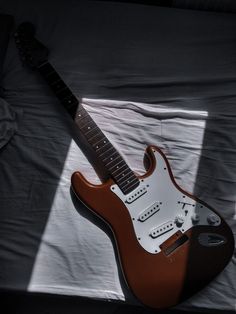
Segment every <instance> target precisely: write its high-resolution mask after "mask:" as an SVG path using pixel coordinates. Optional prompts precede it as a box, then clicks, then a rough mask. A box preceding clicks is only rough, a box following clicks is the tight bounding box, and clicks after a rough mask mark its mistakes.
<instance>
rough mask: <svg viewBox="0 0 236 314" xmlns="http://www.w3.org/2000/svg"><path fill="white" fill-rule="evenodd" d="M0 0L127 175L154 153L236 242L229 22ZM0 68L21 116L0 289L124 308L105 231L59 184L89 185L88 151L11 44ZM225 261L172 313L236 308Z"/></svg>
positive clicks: (7, 189)
mask: <svg viewBox="0 0 236 314" xmlns="http://www.w3.org/2000/svg"><path fill="white" fill-rule="evenodd" d="M11 4H12V2H11V1H4V0H1V1H0V8H1V9H2V8H4V10H5V12H6V13H14V16H15V18H16V23H19V22H21V21H25V20H29V21H32V22H33V23H34V24H35V25H36V26H37V27H36V30H37V35H38V37H39V39H40V40H42V41H43V42H44V44H45V45H47V46H48V47H49V48H50V55H49V60H50V62H51V63H52V64H53V65H54V66H55V68H56V69H57V70H58V72H59V73H60V74H61V76H62V78H63V79H64V80H65V82H66V83H67V84H68V85H69V87H70V88H71V89H72V90H73V92H74V94H75V95H76V96H77V97H78V98H82V103H83V105H84V107H85V108H86V109H87V110H88V112H89V113H90V114H91V116H92V117H93V118H94V120H95V121H96V122H97V124H98V125H99V127H100V128H101V129H102V130H103V131H104V133H105V134H106V135H107V137H108V138H109V139H110V141H111V142H112V143H113V144H114V146H115V147H116V148H117V149H118V150H119V152H120V153H121V154H122V156H123V157H124V158H125V159H126V161H127V162H128V164H129V165H130V167H131V168H132V169H133V170H134V171H135V172H137V173H140V174H143V173H144V172H145V170H144V166H143V155H144V151H145V148H146V146H147V145H149V144H154V145H157V146H159V147H160V148H161V149H162V150H163V152H164V153H165V154H166V156H167V158H168V160H169V162H170V165H171V167H172V170H173V174H174V177H175V179H176V181H177V183H178V184H179V185H180V186H181V187H182V188H184V189H185V190H187V191H189V192H191V193H193V194H194V195H196V196H198V197H199V198H201V199H202V200H203V201H206V202H207V203H209V204H210V205H211V206H213V207H215V208H216V209H217V210H218V211H219V213H220V214H221V215H222V216H223V217H224V218H225V219H226V220H227V222H228V223H229V225H230V226H231V228H232V230H233V232H234V234H235V231H236V229H235V228H236V206H235V204H236V203H235V202H236V196H235V191H236V161H235V154H236V143H235V141H236V115H235V106H236V93H235V91H236V54H235V51H236V41H235V37H236V19H235V16H234V15H233V14H220V13H210V12H197V11H188V10H180V9H173V8H171V9H170V8H169V9H168V8H160V7H155V8H154V7H150V6H144V5H132V4H121V3H105V2H104V3H103V2H93V1H89V2H88V1H84V2H83V1H71V2H70V6H68V3H67V2H66V1H65V2H63V1H60V3H58V2H57V4H56V8H57V10H56V11H55V3H54V2H53V1H50V3H49V2H48V1H40V2H38V3H37V4H36V3H33V4H31V1H28V0H24V1H21V2H19V3H18V2H17V1H16V2H15V5H14V6H12V5H11ZM4 73H5V74H4V80H3V84H4V89H5V99H6V101H7V102H8V104H10V105H11V107H12V108H13V109H14V110H16V111H17V110H23V114H22V115H21V118H20V119H19V124H18V128H17V131H16V132H15V135H14V137H13V138H12V140H11V141H10V142H9V143H8V145H7V147H6V149H5V150H3V151H2V152H1V158H0V171H1V177H0V209H1V211H0V215H1V219H0V265H1V267H0V288H5V289H14V290H24V291H35V292H49V293H56V294H66V295H78V296H85V297H90V298H95V299H109V300H122V301H126V302H127V303H131V304H136V303H137V302H136V300H134V298H133V296H132V295H131V293H130V292H129V290H128V289H127V287H126V285H125V283H124V280H123V276H122V271H121V270H120V268H119V260H118V258H117V255H116V246H115V243H114V240H113V237H112V233H111V231H110V229H109V228H108V227H107V226H106V225H105V224H104V223H103V222H101V221H100V220H99V219H98V218H97V217H95V216H94V215H92V214H91V213H90V212H89V211H88V210H87V209H86V208H85V207H84V206H83V205H82V204H81V203H79V202H78V201H77V200H76V198H75V197H74V196H73V193H72V191H71V189H70V179H71V175H72V173H73V172H74V171H77V170H79V171H81V172H82V173H83V175H84V176H85V177H86V178H87V179H88V180H89V181H91V182H93V183H99V182H100V179H99V177H98V175H97V172H99V171H98V170H99V169H96V166H97V165H96V159H94V156H93V155H92V152H91V151H90V150H89V148H88V147H87V146H86V145H85V143H84V141H83V138H82V137H81V135H80V134H78V132H77V131H76V129H75V128H74V127H73V124H72V121H71V119H70V117H68V115H67V114H66V112H65V110H64V109H63V108H62V106H61V105H60V104H59V102H58V101H57V100H56V98H55V97H54V95H53V94H52V93H51V91H50V90H49V89H48V87H47V86H46V84H45V82H44V81H43V80H42V79H41V78H40V77H39V76H38V75H37V72H33V71H31V70H30V69H28V68H27V67H22V65H21V62H20V59H19V56H18V52H17V50H16V47H15V45H14V42H13V40H12V41H11V42H10V45H9V49H8V54H7V56H6V62H5V65H4ZM88 156H89V157H90V158H89V161H88ZM93 166H94V168H95V169H96V171H95V169H94V168H93ZM199 260H200V257H199ZM235 264H236V256H235V255H234V256H233V258H232V260H231V261H230V262H229V264H228V266H227V267H226V268H225V270H224V271H223V272H222V273H221V274H220V275H219V276H218V277H217V278H216V279H215V280H214V281H212V283H211V284H209V285H208V286H207V287H206V288H205V289H204V290H203V291H201V292H199V293H198V294H197V295H195V296H193V297H192V298H191V299H189V300H188V301H186V302H184V303H183V304H182V305H181V306H179V307H178V308H182V309H190V310H197V309H200V308H205V309H216V310H232V311H235V296H236V272H235V269H236V267H235ZM200 267H204V265H201V266H200Z"/></svg>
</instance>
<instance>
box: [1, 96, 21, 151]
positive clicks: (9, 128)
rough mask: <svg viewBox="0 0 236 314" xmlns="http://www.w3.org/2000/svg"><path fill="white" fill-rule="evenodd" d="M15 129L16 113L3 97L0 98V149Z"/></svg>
mask: <svg viewBox="0 0 236 314" xmlns="http://www.w3.org/2000/svg"><path fill="white" fill-rule="evenodd" d="M16 129H17V115H16V113H15V112H14V111H13V110H12V108H11V106H10V105H9V104H8V103H7V102H6V101H5V100H4V99H2V98H0V149H1V148H2V147H3V146H5V145H6V144H7V143H8V142H9V140H10V139H11V138H12V136H13V135H14V133H15V131H16Z"/></svg>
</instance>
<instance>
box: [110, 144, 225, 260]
mask: <svg viewBox="0 0 236 314" xmlns="http://www.w3.org/2000/svg"><path fill="white" fill-rule="evenodd" d="M153 152H154V155H155V158H156V168H155V170H154V171H153V173H152V174H151V175H150V176H149V177H146V178H144V179H140V184H139V186H138V187H137V188H136V189H135V190H134V191H132V192H131V193H129V194H127V195H124V194H123V193H122V191H121V190H120V188H119V187H118V185H116V184H114V185H112V186H111V190H112V191H113V192H114V193H115V194H116V195H117V196H118V197H119V198H120V199H121V200H122V202H123V203H124V204H125V206H126V207H127V210H128V211H129V214H130V217H131V219H132V222H133V226H134V230H135V234H136V237H137V240H138V241H139V243H140V245H141V246H142V247H143V248H144V249H145V250H146V251H147V252H150V253H153V254H156V253H159V252H160V251H161V249H160V245H161V244H162V243H163V242H164V241H165V240H167V239H168V238H170V237H171V236H172V235H173V234H175V233H176V232H177V231H179V230H180V231H181V232H185V231H187V230H188V229H190V228H192V227H194V226H199V225H210V226H218V225H220V223H221V219H220V217H219V216H218V215H217V214H216V213H215V212H213V211H212V210H211V209H209V208H208V207H206V206H204V205H202V204H201V203H199V202H197V201H195V200H194V199H193V198H190V197H188V196H187V195H185V194H183V193H181V191H180V190H179V189H178V188H177V187H176V186H175V185H174V184H173V181H172V180H171V177H170V174H169V171H168V167H167V165H166V161H165V159H164V158H163V156H162V155H161V154H160V153H159V152H158V151H155V150H154V149H153Z"/></svg>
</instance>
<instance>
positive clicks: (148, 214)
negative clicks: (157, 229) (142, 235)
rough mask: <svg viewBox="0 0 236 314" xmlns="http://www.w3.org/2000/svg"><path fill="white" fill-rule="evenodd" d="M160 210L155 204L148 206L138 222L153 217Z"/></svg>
mask: <svg viewBox="0 0 236 314" xmlns="http://www.w3.org/2000/svg"><path fill="white" fill-rule="evenodd" d="M159 210H160V207H159V205H158V203H157V202H155V203H154V204H152V205H151V206H149V207H148V208H147V209H145V210H144V211H143V212H142V213H141V214H140V215H139V217H138V220H139V221H141V222H144V221H145V220H147V219H148V218H150V217H151V216H152V215H154V214H155V213H156V212H158V211H159Z"/></svg>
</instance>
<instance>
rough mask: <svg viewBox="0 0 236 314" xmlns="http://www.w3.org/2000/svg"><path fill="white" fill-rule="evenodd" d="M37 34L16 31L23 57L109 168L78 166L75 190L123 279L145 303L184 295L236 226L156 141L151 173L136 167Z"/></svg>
mask: <svg viewBox="0 0 236 314" xmlns="http://www.w3.org/2000/svg"><path fill="white" fill-rule="evenodd" d="M34 33H35V30H34V27H33V25H32V24H30V23H23V24H21V25H20V26H19V27H18V29H17V31H16V33H15V41H16V44H17V47H18V48H19V50H20V55H21V57H22V59H23V61H24V63H27V64H28V65H29V66H30V67H31V68H33V69H37V71H38V72H39V73H40V74H41V76H42V77H43V78H44V79H45V80H46V82H47V83H48V84H49V86H50V87H51V89H52V91H53V92H54V93H55V95H56V96H57V97H58V99H59V100H60V101H61V103H62V104H63V105H64V106H65V108H66V109H67V111H68V112H69V114H70V115H71V116H72V118H73V119H74V121H75V123H76V124H77V126H78V128H79V129H80V131H81V132H82V133H83V135H84V137H85V138H86V139H87V141H88V143H89V144H90V145H91V147H92V149H93V150H94V152H95V153H96V156H97V159H98V160H99V161H100V162H101V163H102V165H103V166H104V168H105V169H106V171H107V172H108V173H109V179H107V180H106V181H105V182H103V183H102V184H99V185H95V184H92V183H91V182H88V181H87V180H86V179H85V177H84V176H83V174H82V173H81V172H75V173H73V174H72V177H71V185H72V189H73V191H74V193H75V194H76V196H77V197H78V199H79V200H81V201H82V202H83V203H84V204H85V205H86V206H87V208H88V209H89V210H91V211H92V212H93V213H94V214H96V215H97V216H99V217H100V218H101V219H102V220H104V221H105V222H106V223H107V224H108V225H109V227H110V228H111V230H112V231H113V234H114V237H115V240H116V246H117V250H118V256H119V259H120V265H121V268H122V271H123V274H124V278H125V280H126V283H127V285H128V287H129V288H130V290H131V291H132V292H133V294H134V295H135V296H136V297H137V298H138V299H139V300H140V301H141V303H142V304H144V305H146V306H149V307H151V308H155V309H163V308H167V307H171V306H174V305H176V304H178V303H180V302H182V301H184V300H186V299H187V298H189V297H190V296H192V295H194V294H195V293H196V292H198V291H199V290H201V289H202V288H203V287H205V286H206V285H207V284H208V283H209V282H210V281H211V280H212V279H213V278H215V277H216V276H217V275H218V274H219V273H220V272H221V271H222V270H223V269H224V267H225V266H226V265H227V263H228V262H229V260H230V258H231V256H232V253H233V250H234V238H233V234H232V231H231V229H230V228H229V226H228V225H227V224H226V222H225V221H224V219H223V218H222V216H221V215H220V214H219V213H218V212H217V211H215V210H214V209H213V208H212V207H210V206H209V205H207V204H206V203H205V202H203V201H201V200H199V199H198V198H196V197H194V196H193V195H191V194H189V193H188V192H186V191H184V190H183V189H182V188H181V187H180V186H179V185H178V184H177V183H176V181H175V179H174V176H173V174H172V171H171V168H170V165H169V163H168V160H167V158H166V157H165V155H164V153H163V152H162V151H161V150H160V149H159V148H158V147H156V146H155V145H152V146H148V147H147V149H146V152H145V157H144V165H145V168H146V174H145V175H142V176H141V175H137V174H136V173H135V172H134V171H132V169H130V167H129V166H128V164H127V163H126V161H125V160H124V159H123V158H122V156H121V155H120V154H119V152H118V151H117V150H116V149H115V148H114V146H113V145H112V144H111V142H110V141H109V139H108V137H107V136H106V135H105V134H104V133H103V132H102V131H101V130H100V128H99V127H98V125H97V124H96V123H95V122H94V121H93V119H92V118H91V116H90V115H89V114H88V112H87V111H86V110H85V108H84V107H83V106H82V105H81V104H80V103H79V101H78V100H77V98H76V97H75V96H74V95H73V93H72V92H71V90H70V89H69V88H68V86H66V84H65V83H64V82H63V81H62V79H61V77H60V76H59V75H58V73H57V72H56V71H55V69H54V68H53V66H52V65H51V64H50V63H49V62H48V58H47V57H48V49H47V48H46V47H45V46H44V45H43V44H42V43H41V42H39V41H38V40H37V39H36V38H35V37H34ZM134 132H135V130H134Z"/></svg>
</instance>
